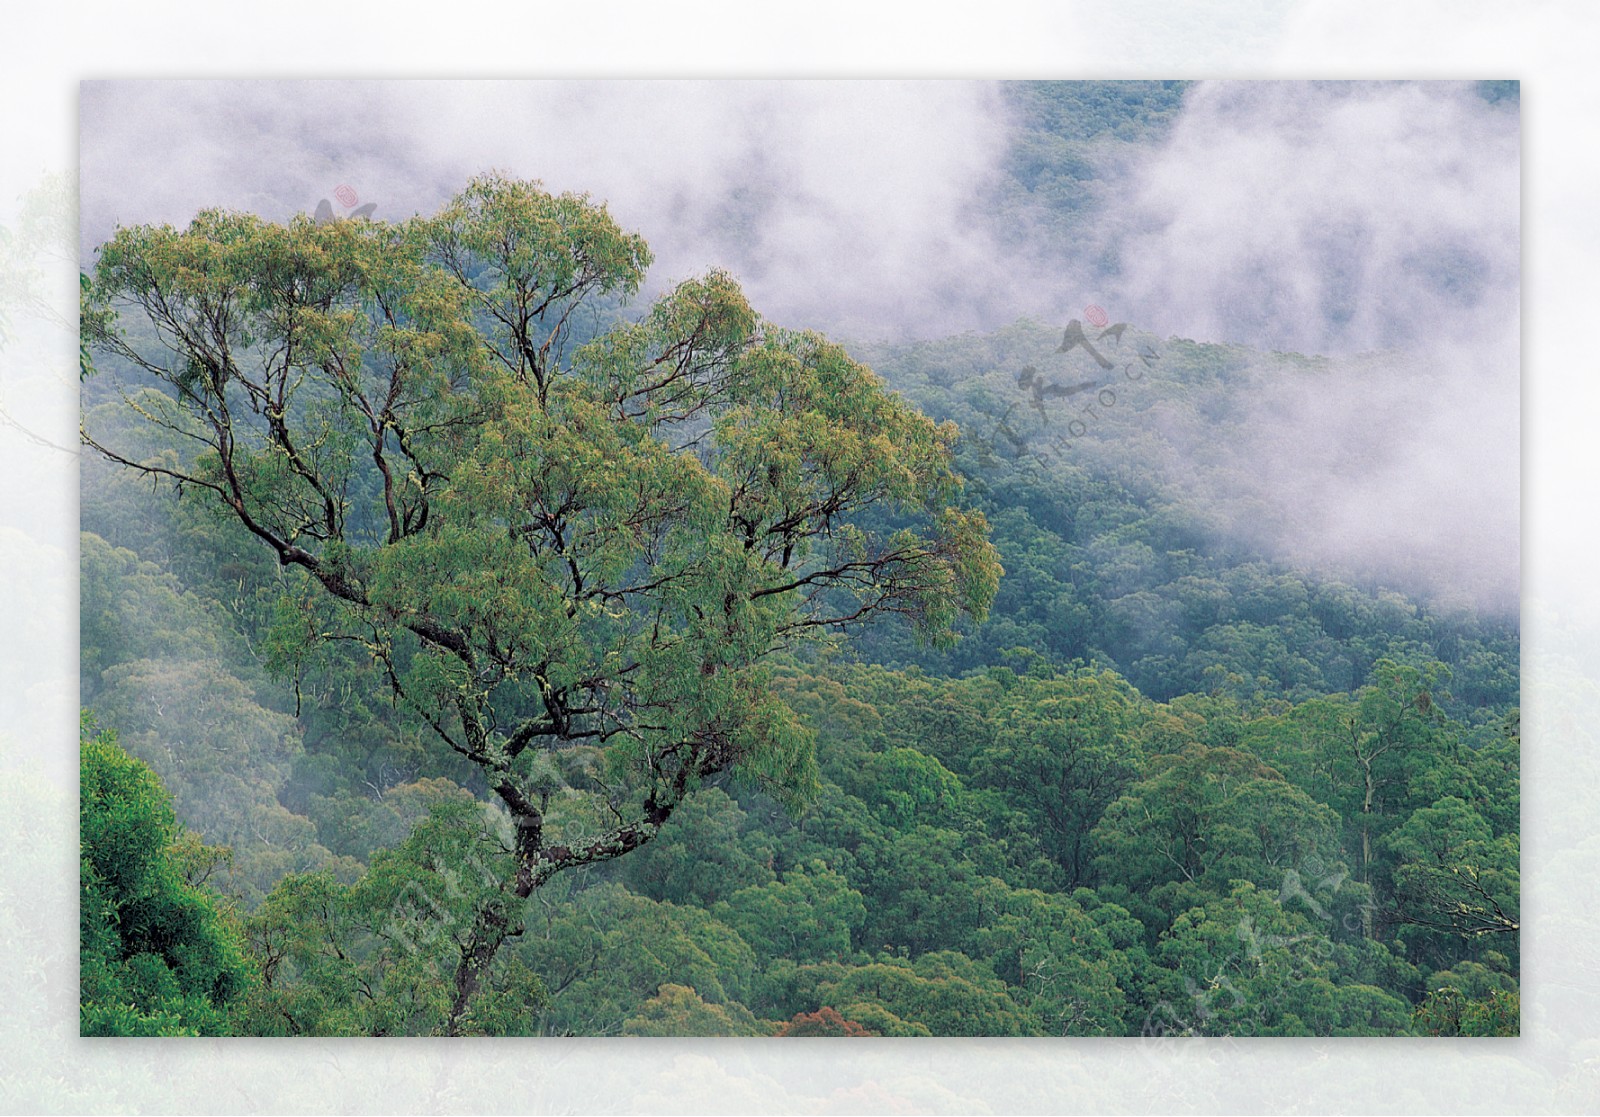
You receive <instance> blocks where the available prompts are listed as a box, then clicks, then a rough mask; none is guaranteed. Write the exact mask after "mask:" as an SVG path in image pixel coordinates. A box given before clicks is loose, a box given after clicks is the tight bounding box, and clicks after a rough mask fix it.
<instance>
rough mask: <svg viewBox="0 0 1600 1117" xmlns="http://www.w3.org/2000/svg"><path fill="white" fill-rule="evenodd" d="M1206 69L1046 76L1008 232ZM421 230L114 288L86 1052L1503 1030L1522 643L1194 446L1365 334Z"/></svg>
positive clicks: (243, 229)
mask: <svg viewBox="0 0 1600 1117" xmlns="http://www.w3.org/2000/svg"><path fill="white" fill-rule="evenodd" d="M1501 92H1502V91H1499V90H1496V89H1486V91H1485V93H1484V95H1485V96H1486V97H1491V96H1499V95H1501ZM1182 95H1183V85H1182V83H1160V82H1149V83H1140V82H1126V83H1071V84H1052V83H1045V84H1037V85H1035V84H1017V85H1014V86H1010V87H1008V88H1007V91H1006V96H1007V98H1008V100H1009V103H1010V105H1011V108H1012V111H1013V114H1014V118H1015V124H1016V140H1015V142H1014V146H1013V152H1012V156H1011V159H1010V162H1009V164H1008V177H1007V178H1006V180H1005V181H1004V182H1003V183H1001V184H1000V186H998V187H997V188H996V191H995V193H994V196H993V197H992V198H991V199H990V201H991V203H992V210H993V213H994V215H995V218H994V219H995V220H996V221H997V222H999V223H1001V224H1002V225H1004V224H1011V225H1016V226H1018V227H1020V226H1021V225H1022V224H1024V222H1021V221H1020V220H1018V218H1019V215H1024V214H1025V215H1027V217H1028V220H1027V221H1026V222H1025V224H1026V226H1027V227H1028V228H1029V229H1030V230H1031V231H1032V232H1033V234H1034V235H1046V236H1048V237H1050V238H1054V239H1055V240H1056V241H1058V242H1059V243H1060V244H1061V245H1062V246H1063V250H1066V249H1068V248H1070V245H1071V244H1072V242H1073V237H1074V233H1075V230H1076V229H1078V228H1080V227H1081V224H1082V222H1083V221H1085V220H1087V219H1088V215H1089V214H1091V213H1092V211H1093V208H1094V206H1095V204H1096V190H1097V181H1096V180H1097V174H1098V173H1099V172H1100V169H1102V168H1104V167H1105V166H1107V165H1108V161H1114V160H1115V159H1116V158H1118V151H1119V150H1121V148H1122V147H1123V146H1124V145H1129V144H1137V143H1146V142H1151V141H1152V140H1154V139H1158V138H1159V136H1160V134H1161V131H1162V129H1163V128H1164V127H1165V126H1166V124H1167V123H1168V122H1170V120H1171V119H1172V117H1173V115H1174V114H1175V113H1176V112H1177V109H1178V107H1179V105H1180V103H1181V98H1182ZM617 219H618V220H619V221H621V222H622V223H623V224H624V225H625V224H626V215H617ZM389 228H390V227H387V226H384V225H383V224H382V223H379V222H366V221H362V222H356V221H347V222H337V221H335V222H320V223H319V222H316V221H313V220H311V219H302V220H300V221H299V222H298V223H297V224H295V225H293V226H288V227H285V226H273V225H270V224H267V223H265V222H256V221H253V220H247V219H245V218H243V217H242V216H239V215H226V214H222V215H212V216H207V217H202V219H200V220H199V221H197V224H196V226H195V227H193V228H192V229H191V230H190V232H189V233H188V234H180V233H177V232H174V231H171V230H168V231H166V232H165V233H163V232H161V231H159V230H123V231H121V232H119V234H118V238H117V240H115V241H114V242H112V243H111V244H110V245H108V246H105V247H103V248H102V251H101V254H100V258H99V259H98V261H96V262H95V263H94V265H93V266H92V267H90V268H88V269H87V270H86V273H85V277H84V288H85V314H84V322H85V335H84V336H85V346H86V349H85V357H84V360H85V366H84V371H85V376H84V381H83V410H84V425H85V432H86V435H85V437H86V438H87V439H90V440H91V443H92V445H93V446H96V447H101V448H105V451H106V452H102V453H95V452H93V451H91V452H89V453H87V454H86V455H85V457H84V461H83V481H82V505H81V507H82V513H81V515H82V528H83V537H82V573H81V586H82V589H81V648H82V653H81V692H82V702H83V705H84V707H85V709H86V713H85V721H84V728H83V734H82V746H81V747H82V787H83V795H82V874H83V876H82V895H83V907H82V951H83V965H82V971H81V972H82V979H81V981H82V987H81V995H82V1005H81V1020H82V1029H83V1031H84V1033H85V1034H95V1035H169V1034H175V1035H274V1036H278V1035H285V1036H286V1035H417V1034H464V1035H606V1036H614V1035H636V1036H667V1035H694V1036H699V1035H724V1036H862V1037H865V1036H929V1035H931V1036H1002V1035H1004V1036H1063V1035H1073V1036H1077V1035H1085V1036H1129V1035H1141V1034H1143V1035H1173V1034H1184V1035H1235V1036H1243V1035H1263V1036H1266V1035H1271V1036H1295V1035H1317V1036H1336V1035H1337V1036H1344V1035H1430V1036H1438V1035H1515V1034H1517V1033H1518V1029H1519V1008H1518V1004H1519V1001H1518V974H1519V949H1518V935H1519V922H1518V921H1519V919H1520V915H1519V907H1518V896H1519V885H1518V867H1519V849H1518V836H1519V826H1518V820H1519V783H1518V781H1519V721H1518V703H1519V681H1518V680H1519V661H1518V649H1519V639H1518V630H1517V622H1516V618H1515V616H1514V615H1513V616H1504V615H1501V614H1500V613H1499V612H1497V611H1496V610H1495V609H1494V608H1493V607H1491V606H1486V605H1481V604H1474V603H1473V602H1472V601H1471V600H1470V599H1467V598H1463V597H1462V596H1460V595H1452V594H1450V593H1445V592H1439V590H1440V589H1448V588H1449V587H1433V588H1430V587H1429V586H1427V585H1425V584H1422V583H1419V582H1414V581H1408V580H1406V579H1404V578H1399V579H1396V578H1392V577H1390V576H1389V575H1387V574H1386V573H1384V571H1383V570H1382V569H1381V568H1374V567H1367V566H1363V565H1362V564H1360V563H1351V564H1346V565H1345V566H1342V567H1341V566H1335V565H1331V564H1328V563H1317V562H1312V561H1309V560H1306V559H1304V558H1302V557H1299V556H1295V555H1286V554H1283V553H1275V550H1274V547H1273V546H1272V545H1271V543H1270V542H1268V540H1269V539H1270V538H1271V536H1270V534H1262V533H1249V532H1241V531H1239V530H1237V526H1238V524H1239V523H1241V522H1247V521H1249V520H1250V519H1251V518H1252V517H1254V518H1256V519H1259V518H1260V517H1263V516H1270V515H1272V514H1274V513H1273V510H1272V508H1271V507H1270V506H1267V505H1262V504H1259V503H1250V501H1251V500H1252V493H1253V491H1254V490H1253V489H1252V488H1251V486H1250V485H1249V484H1248V483H1247V480H1248V479H1246V478H1243V477H1241V476H1240V474H1239V470H1240V465H1239V463H1238V462H1237V461H1236V460H1235V459H1233V458H1230V457H1228V456H1227V455H1223V454H1206V453H1198V454H1197V453H1196V452H1195V447H1196V446H1197V445H1201V444H1205V443H1210V442H1215V443H1217V444H1228V443H1229V442H1231V441H1236V440H1239V439H1242V438H1243V437H1244V434H1243V432H1244V430H1245V428H1246V427H1247V426H1248V424H1250V423H1252V422H1253V421H1255V420H1256V413H1255V412H1254V411H1253V410H1252V408H1251V407H1250V406H1248V405H1247V404H1248V401H1249V400H1250V399H1251V398H1252V395H1253V393H1254V392H1255V390H1256V389H1257V388H1258V387H1259V386H1260V385H1261V384H1263V383H1266V382H1267V381H1268V380H1273V381H1282V380H1284V379H1299V380H1304V381H1307V382H1315V381H1316V380H1318V379H1319V378H1329V377H1336V376H1358V375H1360V374H1361V360H1360V359H1351V360H1348V361H1341V360H1337V359H1329V358H1324V357H1320V356H1303V355H1299V354H1287V353H1258V352H1253V351H1251V350H1249V349H1247V348H1245V347H1242V346H1230V345H1221V344H1205V343H1200V342H1195V341H1192V340H1188V339H1182V338H1171V337H1158V336H1156V335H1154V334H1150V333H1148V332H1146V331H1144V330H1143V329H1141V328H1140V326H1139V323H1137V322H1132V323H1122V322H1118V323H1111V322H1109V321H1108V322H1107V323H1103V324H1096V323H1092V322H1091V323H1090V324H1088V325H1085V324H1084V323H1082V322H1079V321H1077V320H1073V321H1072V322H1071V323H1070V324H1069V323H1067V322H1056V323H1038V322H1031V321H1020V322H1016V323H1013V324H1011V325H1009V326H1006V327H1004V328H1001V329H998V330H996V331H994V332H991V333H988V334H982V335H978V334H968V335H962V336H959V337H953V338H946V339H940V340H926V341H918V342H914V343H893V344H891V343H872V344H867V343H862V344H849V345H845V346H842V347H841V346H838V345H834V344H832V343H828V342H824V341H822V340H821V339H820V338H817V337H816V336H815V335H809V334H799V333H788V332H785V331H780V330H777V329H775V328H771V327H764V326H762V325H760V324H759V323H758V320H757V319H756V317H755V316H754V311H752V310H751V309H750V308H749V307H748V306H747V305H746V304H745V303H744V302H743V299H742V296H741V295H740V294H739V292H738V290H737V286H736V284H734V283H733V281H732V279H731V278H730V277H726V276H721V275H719V274H716V273H713V274H712V275H711V276H708V277H706V278H704V279H702V280H696V281H691V282H690V283H687V284H685V285H683V286H682V287H680V288H678V289H676V290H675V291H674V292H672V293H670V294H668V295H667V296H664V297H663V298H662V299H661V300H659V301H658V302H657V303H656V304H655V306H654V307H653V308H649V309H647V310H645V311H643V312H640V311H638V310H636V309H635V308H634V307H632V306H631V305H629V304H628V303H627V301H626V300H625V298H624V296H626V295H628V294H629V293H630V288H632V287H636V286H637V280H636V278H635V277H636V276H637V275H639V274H642V269H643V267H644V266H645V265H647V264H648V259H649V257H648V249H647V247H646V246H644V245H643V244H642V242H640V241H638V239H637V238H634V237H631V236H628V235H625V234H622V233H621V232H620V230H618V229H617V228H616V226H615V225H614V224H613V223H612V222H611V221H610V218H609V217H607V216H606V215H604V214H603V212H602V211H598V210H597V209H595V208H594V207H591V206H589V205H588V204H587V203H581V202H578V201H574V200H572V199H569V198H565V197H563V198H559V199H558V198H552V197H551V196H550V195H547V194H543V193H542V192H540V191H538V190H537V189H534V188H532V187H529V186H527V185H526V184H520V183H516V182H514V181H506V180H501V179H496V178H493V177H488V178H484V179H480V180H476V181H475V183H474V184H473V185H472V186H470V187H469V188H468V190H467V191H465V192H464V193H463V194H462V195H460V196H458V198H457V200H456V201H455V202H453V203H452V208H450V209H448V210H447V211H446V212H445V213H443V214H441V215H439V216H438V217H436V218H433V219H431V221H419V223H418V224H416V225H415V226H414V227H410V226H407V227H405V228H403V229H401V231H400V232H397V233H394V234H392V235H391V233H390V232H388V231H387V230H388V229H389ZM395 228H401V227H398V226H397V227H395ZM552 230H554V231H553V232H552ZM1041 230H1043V232H1042V233H1041V232H1040V231H1041ZM186 237H187V238H188V239H185V238H186ZM518 237H520V238H522V239H521V241H518V239H517V238H518ZM1095 264H1096V266H1097V267H1101V268H1103V269H1106V270H1108V271H1114V270H1115V268H1116V266H1117V264H1116V261H1115V260H1114V259H1108V260H1104V261H1098V262H1095ZM241 277H244V278H241ZM219 292H220V293H219ZM130 308H132V309H137V310H138V311H139V312H140V313H138V314H132V313H129V310H130ZM117 310H121V311H122V314H121V317H120V318H119V317H117V316H116V314H115V312H116V311H117ZM460 321H465V322H467V323H468V324H469V325H470V327H471V328H468V329H461V328H458V322H460ZM1064 329H1065V330H1066V333H1067V336H1066V339H1065V340H1063V330H1064ZM1075 339H1081V343H1078V344H1074V342H1075ZM230 346H231V347H232V348H231V349H230ZM296 347H299V348H298V352H297V351H296ZM158 354H159V355H160V356H159V359H158V357H157V356H156V355H158ZM256 354H260V355H261V356H260V357H259V376H258V377H257V376H256V373H255V372H254V371H252V369H253V368H254V366H252V365H251V364H250V361H251V360H252V359H255V358H254V355H256ZM869 368H870V370H871V371H870V372H869V371H868V369H869ZM663 369H668V370H674V371H672V373H671V374H670V375H665V374H661V371H660V370H663ZM252 377H256V378H254V379H253V378H252ZM319 378H320V379H319ZM879 378H881V380H880V379H879ZM318 384H321V385H323V390H321V392H320V394H319V390H318V388H317V385H318ZM308 433H309V434H310V435H312V436H314V437H311V438H307V437H305V436H306V435H307V434H308ZM1180 464H1181V466H1182V467H1181V468H1180V467H1179V466H1180ZM235 486H236V487H235ZM1218 493H1238V494H1241V496H1240V498H1239V499H1240V500H1241V501H1242V502H1244V505H1245V506H1243V507H1239V508H1228V507H1225V506H1222V505H1219V502H1218V498H1217V494H1218ZM529 494H536V495H535V496H530V495H529ZM730 494H731V495H730ZM558 497H559V498H561V499H560V500H558V499H556V498H558ZM730 509H731V511H730ZM519 516H521V517H532V518H531V519H529V521H528V523H527V524H523V523H522V522H521V520H520V519H519V518H518V517H519ZM1002 569H1003V573H1001V570H1002ZM858 621H859V622H860V623H857V622H858ZM552 649H554V650H552ZM529 710H532V711H534V714H533V715H529V714H527V713H526V711H529ZM513 711H522V713H517V714H516V715H515V716H513Z"/></svg>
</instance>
